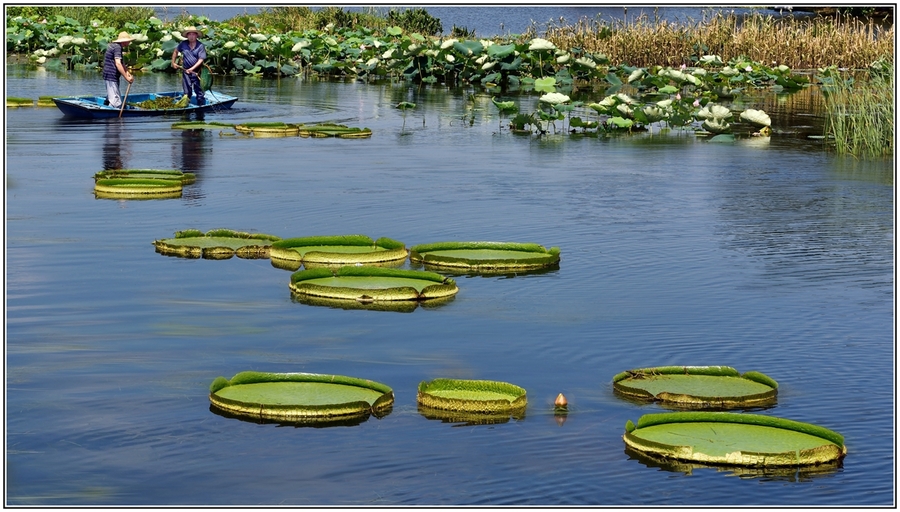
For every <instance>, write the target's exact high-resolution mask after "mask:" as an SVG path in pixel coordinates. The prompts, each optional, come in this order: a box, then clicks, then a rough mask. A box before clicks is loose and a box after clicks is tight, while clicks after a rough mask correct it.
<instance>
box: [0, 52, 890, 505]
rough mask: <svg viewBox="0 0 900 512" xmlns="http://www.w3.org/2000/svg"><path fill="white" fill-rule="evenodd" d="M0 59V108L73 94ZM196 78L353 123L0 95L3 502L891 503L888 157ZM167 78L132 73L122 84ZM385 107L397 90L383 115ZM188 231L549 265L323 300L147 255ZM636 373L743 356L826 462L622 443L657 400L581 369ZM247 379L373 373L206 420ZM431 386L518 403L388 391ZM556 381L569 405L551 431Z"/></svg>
mask: <svg viewBox="0 0 900 512" xmlns="http://www.w3.org/2000/svg"><path fill="white" fill-rule="evenodd" d="M7 71H8V76H7V94H9V95H14V96H30V97H37V96H38V95H45V94H53V95H62V94H83V93H89V92H99V91H100V90H101V86H102V84H100V82H99V78H98V77H97V76H96V75H95V74H86V75H79V74H74V73H73V74H53V73H38V72H33V71H28V72H26V71H22V70H21V69H18V68H9V69H8V70H7ZM217 80H220V81H219V82H217V84H216V88H217V89H219V90H221V91H222V92H224V93H227V94H232V95H236V96H239V97H240V98H241V100H240V101H239V102H238V103H237V104H236V105H235V108H234V109H233V110H231V111H229V112H223V113H217V114H211V115H208V116H207V119H208V120H218V121H235V122H236V121H239V120H244V121H274V120H278V121H285V122H318V121H337V122H341V123H345V124H349V125H351V126H360V127H369V128H371V129H372V130H373V132H374V135H373V136H372V138H371V139H361V140H343V139H312V138H300V137H291V138H264V139H253V138H247V137H233V136H225V135H224V134H223V135H220V134H219V133H218V132H216V131H205V132H183V131H180V130H172V129H171V128H170V126H171V123H172V122H173V121H174V120H173V119H140V120H126V121H118V120H112V121H109V122H106V121H100V122H98V121H72V120H66V119H64V118H62V117H61V115H60V113H59V112H58V111H57V110H56V109H49V108H47V109H34V108H30V109H7V111H6V115H7V118H6V122H7V131H6V157H7V162H6V171H7V189H6V206H7V211H6V229H7V239H6V285H7V288H6V290H7V297H6V299H7V323H6V329H7V333H6V334H7V343H6V355H7V361H6V369H7V372H6V392H7V402H6V442H7V444H6V450H7V451H6V457H7V458H6V463H7V466H6V467H7V482H6V483H7V503H8V504H9V505H41V506H60V505H205V504H211V505H398V504H399V505H479V504H480V505H501V504H516V505H525V504H534V505H556V504H599V505H719V506H727V505H795V506H799V505H813V506H823V505H881V506H885V505H892V503H893V500H894V476H895V475H894V458H893V454H894V445H893V442H894V434H895V432H894V380H893V379H894V367H893V356H894V345H893V332H892V329H893V321H892V313H893V305H892V301H893V271H894V267H893V246H894V238H893V232H894V224H893V207H894V204H893V186H892V184H893V181H892V173H893V169H892V167H891V162H875V163H871V162H858V161H853V160H847V159H840V158H837V157H835V156H833V155H832V154H829V153H828V152H826V151H824V150H823V149H822V148H821V147H820V146H818V145H817V143H815V142H814V141H809V140H808V139H805V137H795V136H790V135H784V136H780V137H779V136H775V137H772V139H771V141H769V142H768V143H765V144H761V143H759V141H739V142H737V143H735V144H710V143H706V142H704V141H700V140H698V139H696V138H695V137H693V136H691V135H689V134H685V135H673V136H653V137H645V136H634V137H622V138H614V139H599V140H598V139H594V138H578V137H567V136H564V135H562V134H560V135H555V136H554V135H551V136H547V137H540V138H539V137H527V136H526V137H521V136H513V135H510V134H509V133H508V132H507V131H505V130H503V131H500V130H498V126H499V119H498V117H497V115H496V112H495V111H493V110H491V109H492V108H493V107H492V105H491V104H490V99H489V97H479V98H477V101H476V103H475V104H472V103H469V102H468V101H467V97H468V94H469V93H471V92H472V91H468V90H451V89H446V88H442V87H423V88H415V87H413V88H410V87H407V86H406V85H405V84H389V83H385V84H362V83H356V82H326V81H300V80H296V79H282V80H259V79H252V78H246V79H242V78H230V79H227V80H226V79H217ZM176 87H177V83H176V82H175V79H174V78H172V77H171V76H162V75H160V76H157V75H142V76H139V77H138V79H137V81H136V85H135V87H134V89H135V90H137V91H141V92H149V91H153V90H164V89H166V90H171V89H174V88H176ZM597 99H599V98H597ZM399 101H412V102H415V103H417V105H418V106H417V108H416V109H415V110H413V111H409V112H407V113H406V117H405V119H404V117H403V115H404V114H403V112H402V111H399V110H397V109H395V108H393V105H396V104H397V103H398V102H399ZM517 101H520V102H521V103H522V105H525V106H527V108H528V109H531V108H534V107H533V105H534V104H536V99H535V98H528V97H520V98H517ZM760 101H762V100H760ZM773 114H777V113H776V112H773ZM812 117H813V119H815V116H812ZM773 119H779V118H778V117H776V115H773ZM470 120H471V122H470ZM777 122H778V121H776V124H777ZM814 122H818V123H821V120H820V119H819V120H818V121H814ZM782 128H783V129H785V130H787V129H788V128H790V127H788V126H782ZM110 166H112V167H125V168H160V169H168V168H176V169H182V170H184V171H190V172H195V173H196V174H197V177H198V180H197V183H196V184H194V185H190V186H188V187H186V188H185V192H184V195H183V197H182V198H181V199H169V200H148V201H116V200H106V199H95V197H94V194H93V179H92V176H93V175H94V173H96V172H98V171H100V170H103V169H104V168H107V167H110ZM188 228H195V229H200V230H203V231H208V230H210V229H214V228H229V229H235V230H240V231H253V232H260V233H268V234H274V235H278V236H282V237H285V238H287V237H304V236H315V235H340V234H356V233H358V234H365V235H367V236H370V237H372V238H379V237H382V236H387V237H389V238H393V239H396V240H400V241H402V242H404V243H405V244H406V245H407V246H412V245H416V244H422V243H430V242H439V241H446V240H488V241H515V242H535V243H539V244H542V245H544V246H546V247H551V246H559V247H560V248H561V257H562V260H561V262H560V267H559V269H555V270H551V271H549V272H543V273H535V274H529V275H520V276H508V275H498V276H468V275H458V276H456V278H455V279H456V281H457V284H458V286H459V289H460V291H459V293H458V295H457V296H456V298H455V299H454V300H453V301H451V302H449V303H446V304H443V305H441V306H438V307H434V308H425V307H419V308H416V309H415V310H414V311H412V312H410V313H398V312H385V311H366V310H344V309H339V308H328V307H320V306H311V305H307V304H303V303H301V302H299V301H297V300H296V299H294V298H292V297H291V293H290V291H289V288H288V283H289V279H290V272H288V271H285V270H282V269H279V268H275V267H273V266H272V264H271V263H270V262H269V261H268V260H245V259H239V258H232V259H229V260H223V261H212V260H202V259H198V260H190V259H182V258H175V257H167V256H162V255H160V254H157V253H156V252H155V251H154V248H153V245H152V244H151V243H152V242H153V241H154V240H156V239H160V238H167V237H171V236H172V235H173V233H174V232H175V231H178V230H183V229H188ZM407 266H408V264H407ZM657 365H730V366H734V367H735V368H737V369H738V370H739V371H742V372H743V371H749V370H757V371H761V372H763V373H765V374H767V375H769V376H771V377H772V378H774V379H775V380H777V381H778V382H779V384H780V388H779V395H778V402H777V405H775V406H773V407H771V408H767V409H757V410H755V411H754V412H758V413H761V414H771V415H776V416H781V417H785V418H790V419H794V420H799V421H806V422H812V423H816V424H819V425H822V426H824V427H827V428H830V429H832V430H835V431H837V432H839V433H841V434H843V435H844V437H845V439H846V443H847V445H848V447H849V454H848V455H847V457H846V459H845V460H844V461H843V463H842V464H841V465H840V466H839V467H831V468H818V469H806V470H798V471H788V472H782V473H774V472H754V471H732V470H718V469H713V468H703V467H691V466H689V465H682V466H662V467H661V466H660V465H659V464H656V463H653V462H651V461H647V460H644V459H640V458H638V457H637V456H636V455H634V454H632V453H628V452H626V450H625V446H624V442H623V441H622V434H623V432H624V426H625V422H626V421H627V420H633V421H636V420H637V419H638V417H639V416H640V415H642V414H646V413H652V412H661V411H665V409H663V408H661V407H659V406H657V405H641V404H637V403H634V402H631V401H627V400H623V399H621V398H619V397H617V396H615V395H614V394H613V391H612V385H611V380H612V377H613V376H614V375H615V374H616V373H618V372H621V371H623V370H626V369H630V368H637V367H644V366H657ZM245 370H258V371H271V372H296V371H299V372H314V373H331V374H339V375H349V376H353V377H359V378H365V379H371V380H374V381H377V382H381V383H384V384H387V385H389V386H391V387H392V388H393V389H394V394H395V405H394V408H393V410H392V411H391V412H390V414H388V415H387V416H384V417H382V418H380V419H379V418H375V417H372V418H368V419H367V420H366V421H363V422H361V423H358V424H356V425H350V426H332V427H328V428H298V427H294V426H279V425H277V424H256V423H252V422H246V421H242V420H238V419H234V418H228V417H225V416H222V415H218V414H215V413H213V412H212V411H211V410H210V407H209V401H208V398H207V394H208V388H209V385H210V383H211V382H212V381H213V379H215V378H216V377H217V376H225V377H226V378H231V377H232V376H233V375H234V374H236V373H238V372H241V371H245ZM438 377H450V378H471V379H492V380H501V381H506V382H511V383H513V384H516V385H519V386H522V387H523V388H525V389H526V390H527V392H528V408H527V410H526V413H525V415H524V417H521V418H511V419H509V420H508V421H506V422H502V423H496V422H495V423H492V424H486V425H465V424H464V423H453V422H443V421H441V420H439V419H438V420H436V419H429V416H427V415H425V414H423V413H420V412H419V410H418V408H417V406H416V389H417V386H418V384H419V383H420V382H421V381H423V380H431V379H434V378H438ZM560 392H562V393H564V394H565V395H566V397H567V398H568V401H569V404H570V406H569V407H570V414H569V415H568V416H567V417H565V418H554V415H553V400H554V398H555V397H556V395H557V394H558V393H560Z"/></svg>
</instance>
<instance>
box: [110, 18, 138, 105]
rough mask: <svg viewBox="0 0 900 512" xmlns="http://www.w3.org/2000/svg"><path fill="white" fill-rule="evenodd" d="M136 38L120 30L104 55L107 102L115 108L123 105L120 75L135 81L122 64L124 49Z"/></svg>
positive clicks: (129, 80) (130, 81) (129, 81)
mask: <svg viewBox="0 0 900 512" xmlns="http://www.w3.org/2000/svg"><path fill="white" fill-rule="evenodd" d="M132 41H134V38H133V37H131V36H130V35H128V32H119V37H118V38H116V40H115V41H110V42H109V45H107V47H106V55H105V56H104V57H103V81H104V82H106V102H107V103H108V104H109V105H110V106H111V107H113V108H119V107H121V106H122V97H121V96H120V95H119V76H124V77H125V80H127V81H128V83H129V84H130V83H132V82H134V76H132V74H131V73H129V72H128V70H127V69H125V65H124V64H122V49H123V48H125V47H126V46H128V45H129V44H131V42H132Z"/></svg>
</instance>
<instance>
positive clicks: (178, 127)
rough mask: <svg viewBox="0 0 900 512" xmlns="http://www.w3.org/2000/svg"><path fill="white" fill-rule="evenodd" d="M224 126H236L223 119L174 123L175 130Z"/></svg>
mask: <svg viewBox="0 0 900 512" xmlns="http://www.w3.org/2000/svg"><path fill="white" fill-rule="evenodd" d="M223 128H234V123H224V122H221V121H182V122H178V123H172V129H173V130H221V129H223Z"/></svg>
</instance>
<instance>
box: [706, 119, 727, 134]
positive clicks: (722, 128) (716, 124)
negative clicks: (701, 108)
mask: <svg viewBox="0 0 900 512" xmlns="http://www.w3.org/2000/svg"><path fill="white" fill-rule="evenodd" d="M700 126H702V127H703V129H704V130H706V131H708V132H710V133H725V132H727V131H729V130H730V129H731V125H730V124H728V123H727V122H725V121H723V120H722V119H717V118H710V119H704V120H703V123H701V124H700Z"/></svg>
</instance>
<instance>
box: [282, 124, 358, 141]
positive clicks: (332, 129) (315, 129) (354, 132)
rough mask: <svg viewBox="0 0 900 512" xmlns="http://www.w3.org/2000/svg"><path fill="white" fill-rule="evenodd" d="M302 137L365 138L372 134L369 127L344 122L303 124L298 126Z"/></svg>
mask: <svg viewBox="0 0 900 512" xmlns="http://www.w3.org/2000/svg"><path fill="white" fill-rule="evenodd" d="M297 128H298V130H299V135H300V136H301V137H318V138H324V137H340V138H342V139H365V138H368V137H371V136H372V130H370V129H369V128H351V127H349V126H346V125H343V124H331V123H322V124H312V125H309V124H301V125H298V126H297Z"/></svg>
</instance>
